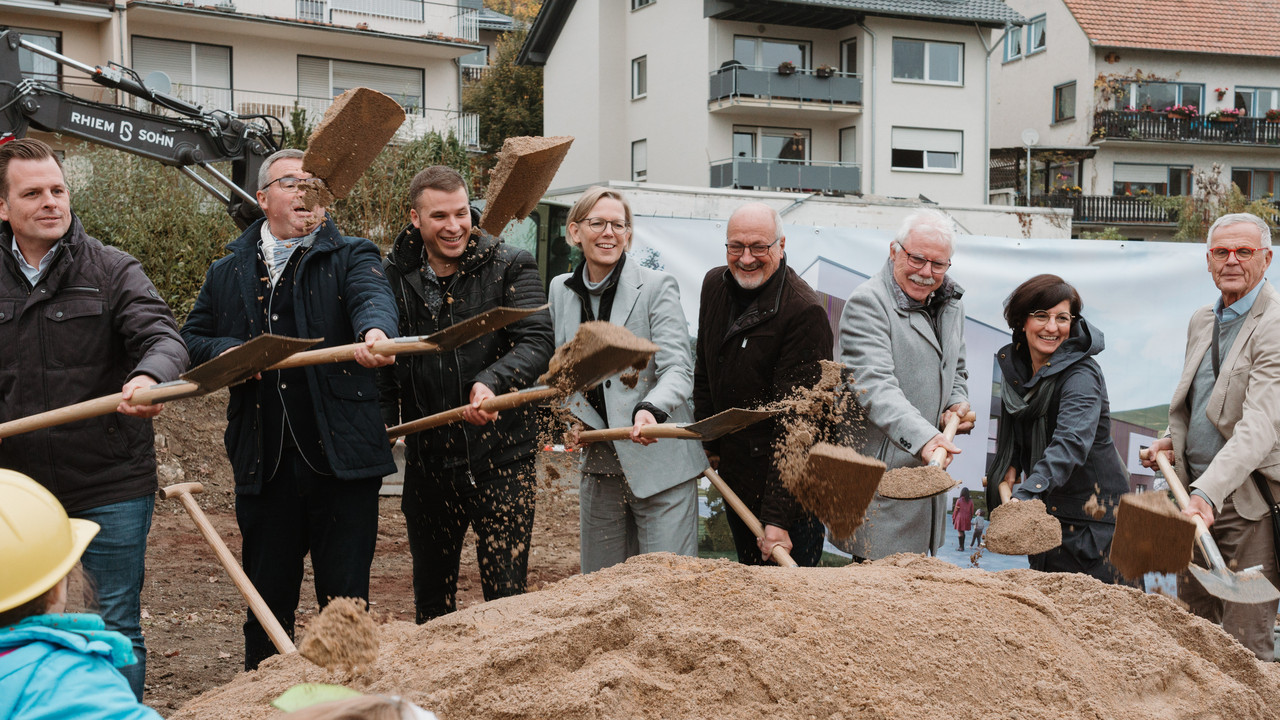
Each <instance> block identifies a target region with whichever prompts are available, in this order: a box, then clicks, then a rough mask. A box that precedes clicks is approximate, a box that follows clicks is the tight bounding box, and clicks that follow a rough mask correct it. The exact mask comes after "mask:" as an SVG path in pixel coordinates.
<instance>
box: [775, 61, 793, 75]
mask: <svg viewBox="0 0 1280 720" xmlns="http://www.w3.org/2000/svg"><path fill="white" fill-rule="evenodd" d="M795 72H796V64H795V63H793V62H791V61H790V60H783V61H782V62H780V63H778V74H779V75H794V74H795Z"/></svg>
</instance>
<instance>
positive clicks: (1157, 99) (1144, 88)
mask: <svg viewBox="0 0 1280 720" xmlns="http://www.w3.org/2000/svg"><path fill="white" fill-rule="evenodd" d="M1170 105H1194V106H1196V107H1197V108H1203V107H1204V85H1198V84H1191V83H1166V82H1149V83H1130V84H1129V85H1127V86H1125V89H1124V92H1123V93H1121V95H1120V106H1121V107H1132V108H1134V109H1137V110H1147V109H1150V110H1155V111H1157V112H1159V111H1161V110H1164V109H1165V108H1167V107H1169V106H1170Z"/></svg>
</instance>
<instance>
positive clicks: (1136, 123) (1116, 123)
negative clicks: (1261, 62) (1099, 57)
mask: <svg viewBox="0 0 1280 720" xmlns="http://www.w3.org/2000/svg"><path fill="white" fill-rule="evenodd" d="M1093 139H1094V140H1108V141H1109V140H1138V141H1154V142H1174V143H1184V142H1190V143H1224V144H1228V145H1273V146H1275V147H1277V148H1280V123H1273V122H1268V121H1267V120H1266V119H1265V118H1253V117H1242V118H1239V119H1238V120H1235V121H1234V122H1221V121H1214V120H1208V119H1206V118H1203V117H1194V118H1175V117H1169V116H1167V115H1165V114H1164V113H1153V112H1125V111H1122V110H1100V111H1098V112H1096V113H1094V114H1093Z"/></svg>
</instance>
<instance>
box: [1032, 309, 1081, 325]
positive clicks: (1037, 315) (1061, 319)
mask: <svg viewBox="0 0 1280 720" xmlns="http://www.w3.org/2000/svg"><path fill="white" fill-rule="evenodd" d="M1027 317H1028V318H1030V319H1031V320H1033V321H1035V322H1036V323H1038V324H1040V325H1048V324H1049V319H1050V318H1053V320H1054V322H1056V323H1058V324H1059V325H1070V324H1071V320H1072V319H1073V318H1072V316H1071V313H1058V314H1056V315H1054V314H1052V313H1050V312H1049V311H1048V310H1037V311H1035V312H1033V313H1028V314H1027Z"/></svg>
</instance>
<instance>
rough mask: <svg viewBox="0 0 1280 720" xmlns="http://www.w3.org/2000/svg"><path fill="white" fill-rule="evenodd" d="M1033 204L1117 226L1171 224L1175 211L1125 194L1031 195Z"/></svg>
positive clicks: (1073, 218) (1081, 220)
mask: <svg viewBox="0 0 1280 720" xmlns="http://www.w3.org/2000/svg"><path fill="white" fill-rule="evenodd" d="M1031 204H1032V205H1034V206H1036V207H1053V208H1070V209H1071V221H1072V222H1078V223H1109V224H1117V225H1132V224H1138V225H1141V224H1147V223H1172V222H1176V221H1177V219H1178V213H1177V211H1175V210H1161V209H1159V208H1157V207H1155V206H1154V205H1152V204H1151V200H1150V198H1146V197H1141V196H1129V195H1034V196H1032V198H1031Z"/></svg>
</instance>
